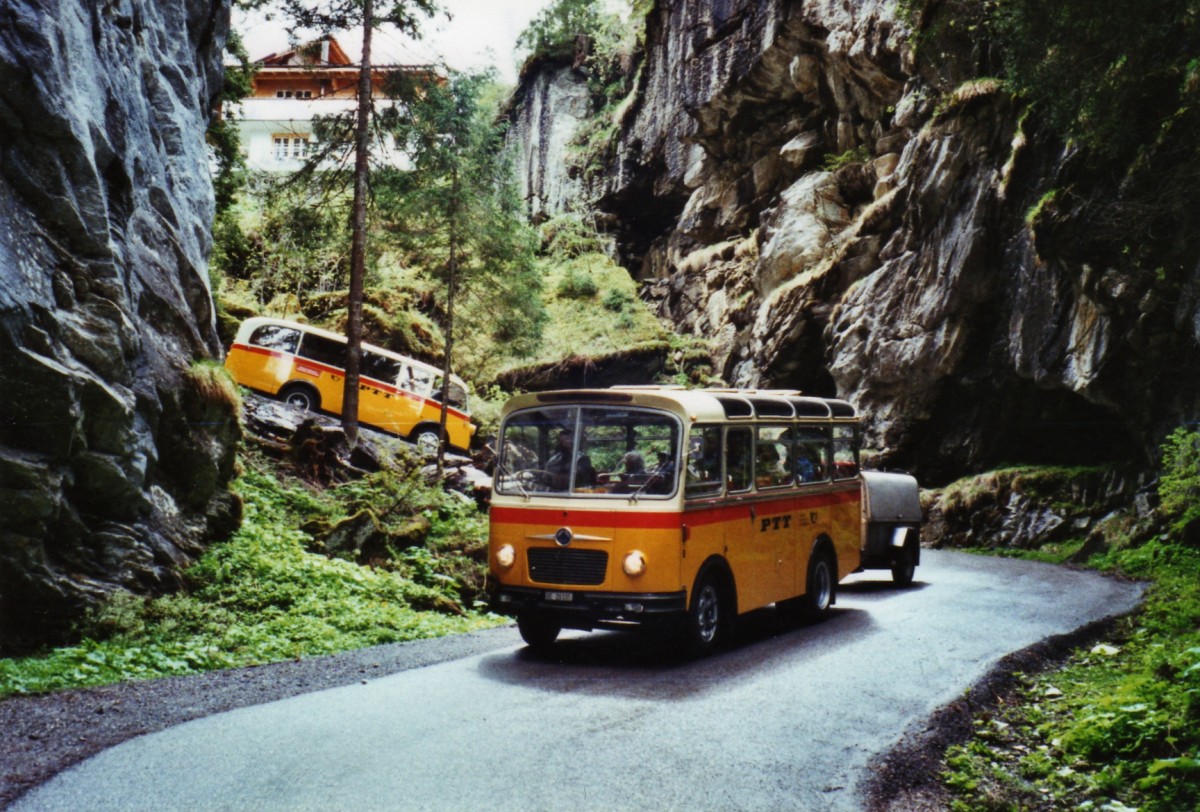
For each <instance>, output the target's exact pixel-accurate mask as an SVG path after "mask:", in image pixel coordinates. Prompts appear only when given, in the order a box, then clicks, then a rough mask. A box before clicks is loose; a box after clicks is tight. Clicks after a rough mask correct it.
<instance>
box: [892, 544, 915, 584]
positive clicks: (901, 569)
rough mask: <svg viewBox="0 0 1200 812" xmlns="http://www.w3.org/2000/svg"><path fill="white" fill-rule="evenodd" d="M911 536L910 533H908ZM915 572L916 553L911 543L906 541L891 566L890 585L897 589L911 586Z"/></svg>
mask: <svg viewBox="0 0 1200 812" xmlns="http://www.w3.org/2000/svg"><path fill="white" fill-rule="evenodd" d="M908 532H909V534H910V535H911V534H912V531H911V530H909V531H908ZM916 572H917V556H916V551H915V550H914V549H913V547H912V541H911V540H910V539H906V540H905V542H904V547H902V548H901V549H900V555H899V557H898V558H897V559H896V561H895V563H893V564H892V583H894V584H895V585H896V586H899V587H906V586H912V582H913V576H914V575H915V574H916Z"/></svg>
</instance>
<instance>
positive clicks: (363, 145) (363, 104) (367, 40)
mask: <svg viewBox="0 0 1200 812" xmlns="http://www.w3.org/2000/svg"><path fill="white" fill-rule="evenodd" d="M374 12H375V9H374V0H363V21H362V22H363V44H362V64H361V65H360V66H359V69H358V120H357V121H356V122H355V129H354V205H353V209H352V213H351V218H350V232H351V243H350V292H349V296H348V299H347V301H346V383H345V388H344V389H343V390H342V428H343V429H344V430H345V432H346V441H347V442H348V443H349V444H350V446H351V447H352V448H353V447H354V445H355V443H357V442H358V382H359V377H360V371H361V369H362V306H363V276H364V275H365V273H366V253H367V250H366V249H367V176H368V173H369V171H370V163H369V158H370V156H369V153H368V148H369V147H370V127H369V125H370V119H371V85H372V82H371V32H372V31H373V30H374V27H375V19H374Z"/></svg>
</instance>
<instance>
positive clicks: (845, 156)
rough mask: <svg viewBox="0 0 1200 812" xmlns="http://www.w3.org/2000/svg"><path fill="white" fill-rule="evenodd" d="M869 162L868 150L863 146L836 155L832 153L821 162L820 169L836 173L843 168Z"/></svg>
mask: <svg viewBox="0 0 1200 812" xmlns="http://www.w3.org/2000/svg"><path fill="white" fill-rule="evenodd" d="M869 160H871V152H870V150H868V149H867V148H866V147H865V146H859V147H855V148H854V149H848V150H846V151H845V152H842V153H838V154H836V155H835V154H832V153H831V154H829V155H826V156H825V160H824V161H822V162H821V168H822V169H824V170H825V171H826V172H836V171H837V170H839V169H841V168H842V167H843V166H849V165H850V164H861V163H866V162H867V161H869Z"/></svg>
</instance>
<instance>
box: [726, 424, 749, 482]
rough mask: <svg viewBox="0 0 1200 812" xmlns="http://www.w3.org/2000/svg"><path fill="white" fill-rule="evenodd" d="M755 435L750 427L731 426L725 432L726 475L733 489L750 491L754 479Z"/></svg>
mask: <svg viewBox="0 0 1200 812" xmlns="http://www.w3.org/2000/svg"><path fill="white" fill-rule="evenodd" d="M753 448H754V437H753V435H752V434H751V432H750V429H749V428H742V427H738V428H731V429H728V430H727V431H726V433H725V477H726V480H727V482H726V484H727V485H728V486H729V490H731V491H748V490H750V483H751V482H752V481H753V480H752V474H751V471H752V465H751V462H752V460H753Z"/></svg>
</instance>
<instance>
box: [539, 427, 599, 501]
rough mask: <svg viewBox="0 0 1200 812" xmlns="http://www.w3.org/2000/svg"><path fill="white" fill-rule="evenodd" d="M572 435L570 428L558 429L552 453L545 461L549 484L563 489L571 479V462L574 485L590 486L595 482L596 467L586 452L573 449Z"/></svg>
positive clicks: (557, 488) (578, 486)
mask: <svg viewBox="0 0 1200 812" xmlns="http://www.w3.org/2000/svg"><path fill="white" fill-rule="evenodd" d="M573 445H574V435H573V433H572V431H571V430H570V429H560V430H559V432H558V439H557V440H556V441H555V443H554V453H553V454H551V455H550V459H549V460H547V462H546V472H547V473H549V474H550V486H551V487H552V488H554V489H555V490H560V491H565V490H566V489H567V485H568V484H569V483H570V479H571V464H572V460H574V465H575V487H576V488H590V487H592V486H594V485H595V484H596V469H595V468H593V467H592V461H591V460H590V459H589V458H588V456H587V454H584V453H583V452H582V451H575V450H574V449H573Z"/></svg>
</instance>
